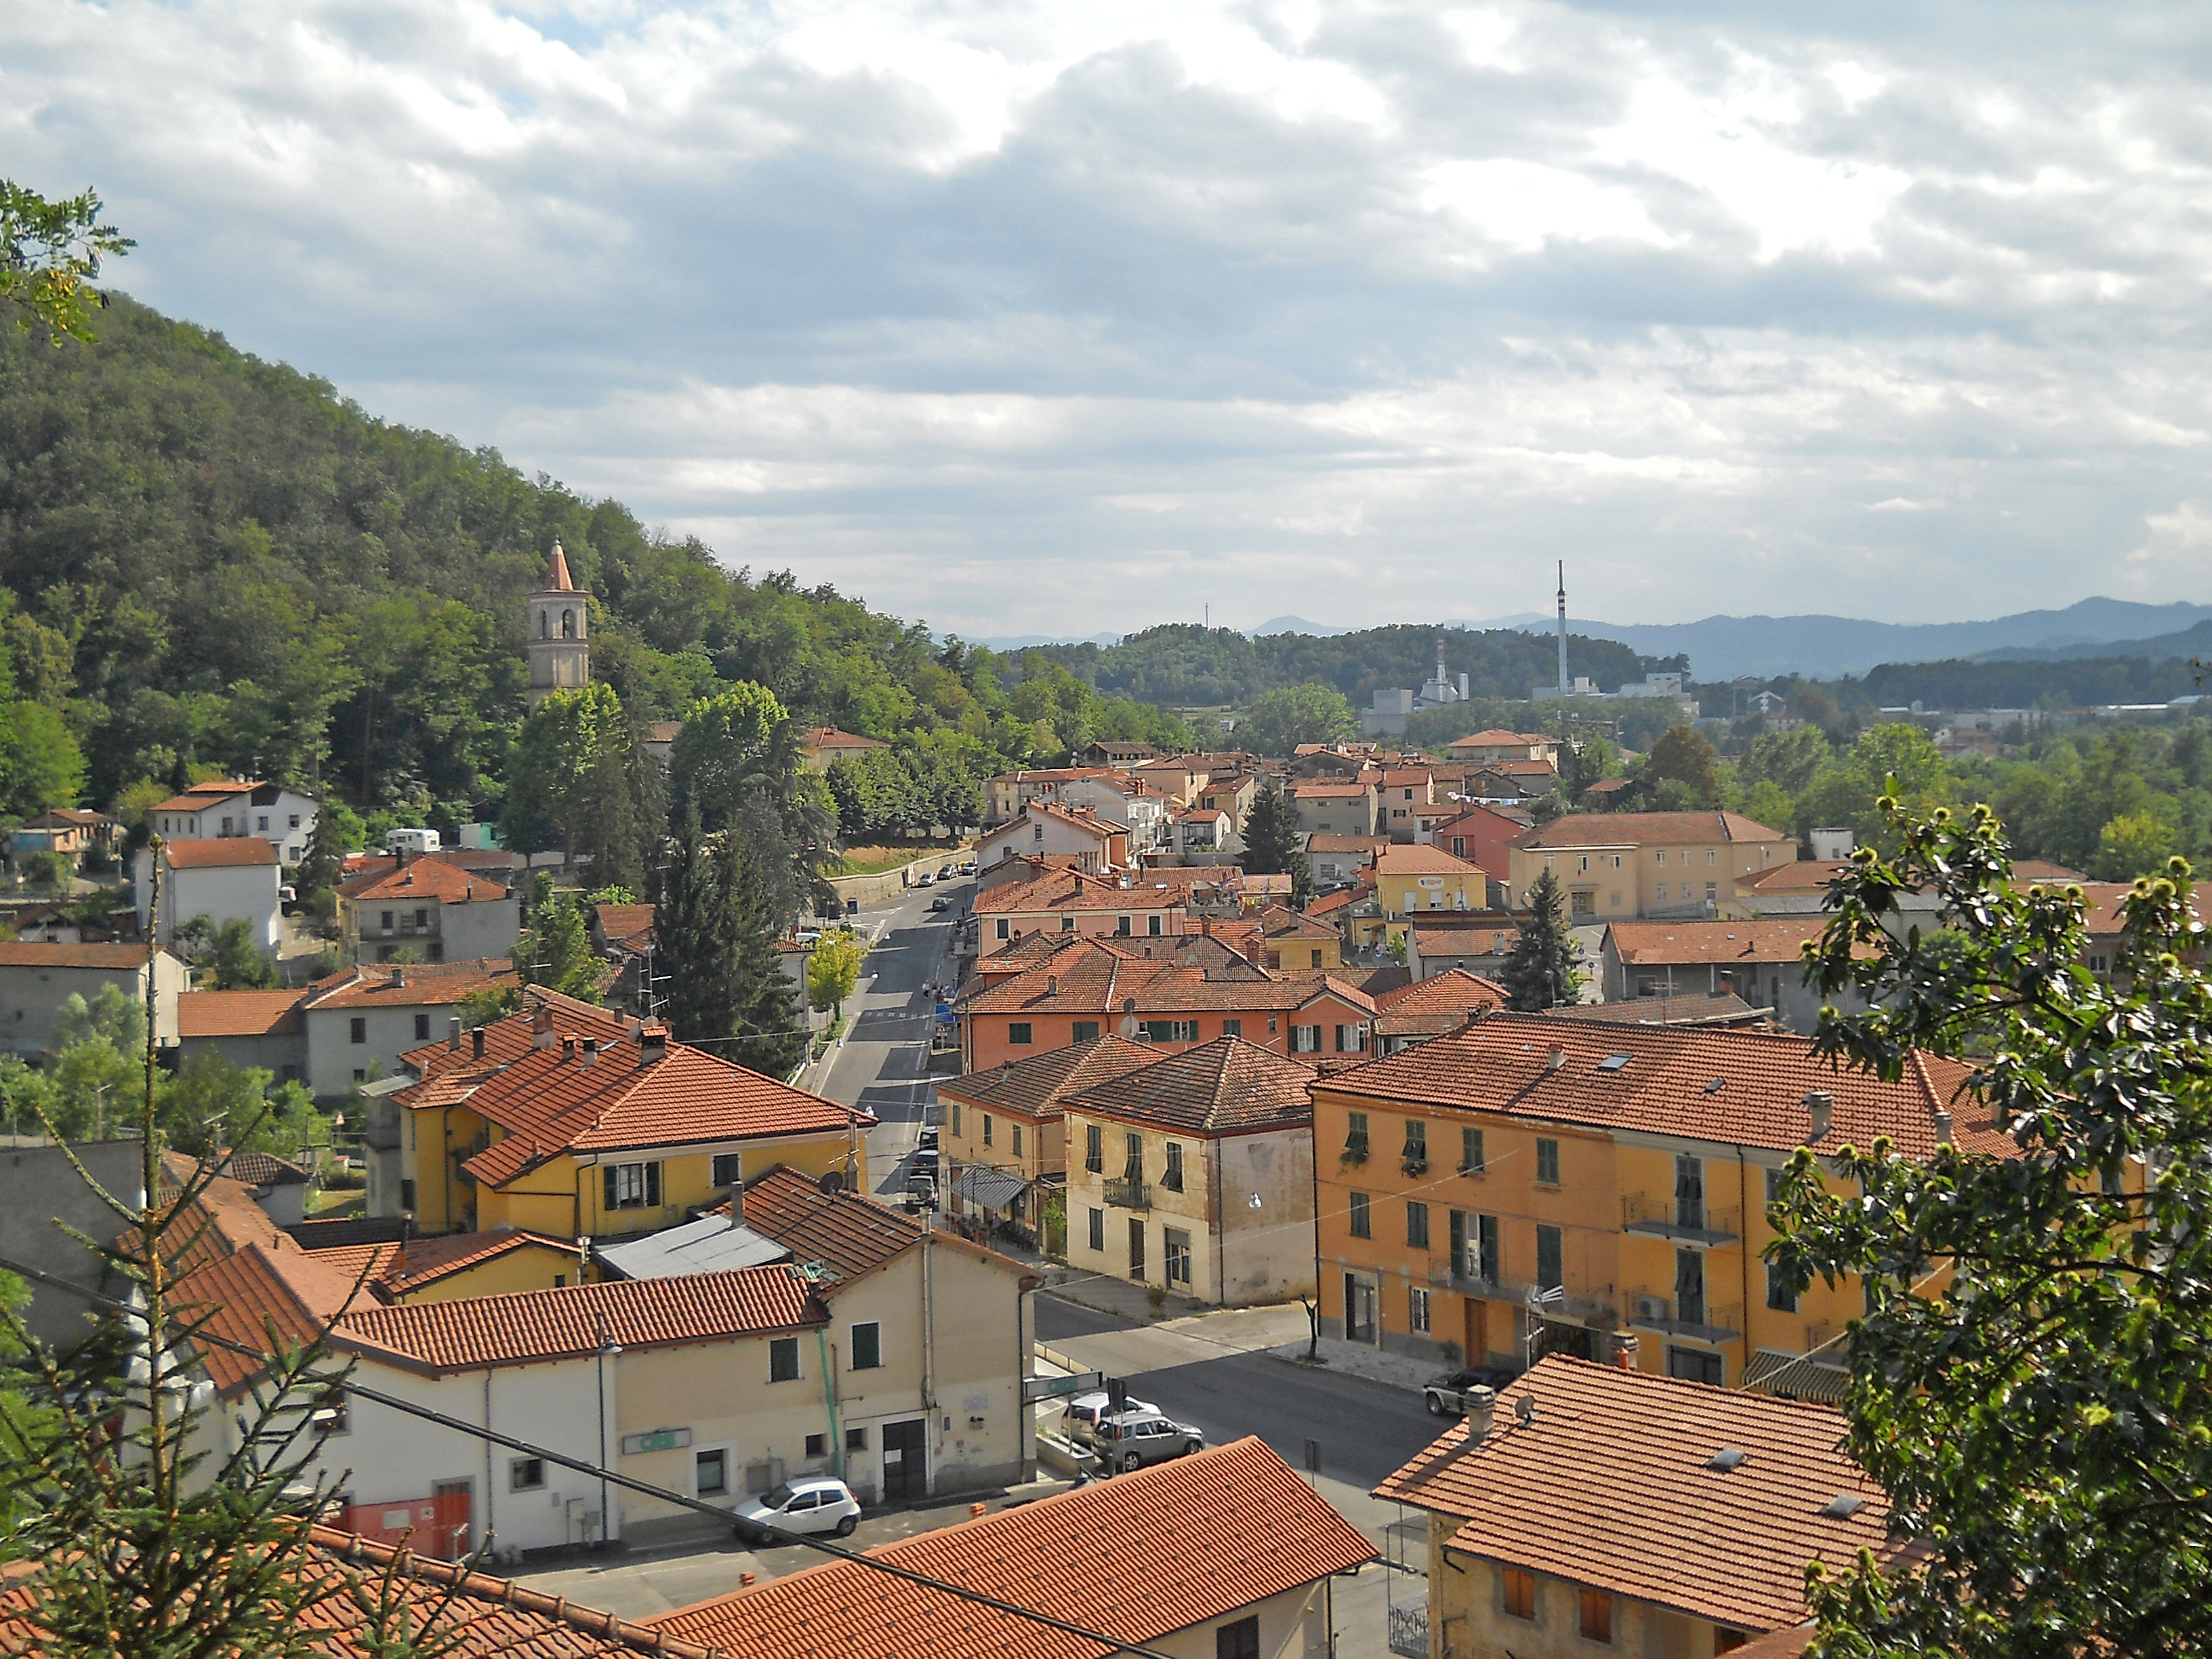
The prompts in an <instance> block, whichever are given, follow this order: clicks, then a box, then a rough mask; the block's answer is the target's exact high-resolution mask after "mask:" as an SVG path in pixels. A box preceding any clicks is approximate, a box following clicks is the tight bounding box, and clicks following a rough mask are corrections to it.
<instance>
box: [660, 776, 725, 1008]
mask: <svg viewBox="0 0 2212 1659" xmlns="http://www.w3.org/2000/svg"><path fill="white" fill-rule="evenodd" d="M653 941H654V945H655V947H656V948H655V954H656V955H658V956H659V958H660V961H661V963H662V967H663V971H664V972H665V975H666V976H667V983H668V1000H667V1005H666V1008H665V1013H666V1015H667V1018H668V1024H669V1029H670V1030H672V1031H673V1032H674V1033H675V1034H676V1039H677V1041H678V1042H702V1041H711V1040H713V1039H716V1038H720V1037H726V1036H729V1035H730V1034H731V1032H732V1031H734V1030H736V1029H737V1024H738V991H737V975H736V972H735V968H736V963H735V960H734V957H733V954H732V951H731V949H730V940H729V934H728V930H727V929H726V927H724V926H723V916H722V907H721V905H720V902H718V883H717V881H716V878H715V869H714V860H713V858H712V856H711V852H710V849H709V848H708V844H707V840H706V836H705V835H704V833H703V832H702V830H701V829H700V826H699V808H698V805H697V804H696V802H695V803H693V804H691V805H688V806H686V807H685V809H684V817H683V821H682V823H680V824H678V828H677V831H676V834H675V836H674V837H673V838H672V839H671V842H670V845H669V849H668V860H667V867H666V869H665V871H663V872H662V873H661V878H660V892H659V898H658V901H657V908H655V910H654V912H653Z"/></svg>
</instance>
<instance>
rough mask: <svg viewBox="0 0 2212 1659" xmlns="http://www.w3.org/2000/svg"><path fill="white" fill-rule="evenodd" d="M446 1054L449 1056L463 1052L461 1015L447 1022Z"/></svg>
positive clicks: (456, 1015)
mask: <svg viewBox="0 0 2212 1659" xmlns="http://www.w3.org/2000/svg"><path fill="white" fill-rule="evenodd" d="M446 1052H447V1054H459V1053H460V1052H461V1017H460V1016H459V1014H455V1015H454V1016H453V1018H451V1019H449V1020H447V1022H446Z"/></svg>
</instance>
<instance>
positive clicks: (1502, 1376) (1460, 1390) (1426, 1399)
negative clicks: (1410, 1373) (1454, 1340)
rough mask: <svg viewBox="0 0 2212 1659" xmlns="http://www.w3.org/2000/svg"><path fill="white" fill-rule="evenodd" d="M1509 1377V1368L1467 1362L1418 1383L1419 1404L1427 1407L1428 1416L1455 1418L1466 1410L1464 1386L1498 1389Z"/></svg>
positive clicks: (1511, 1378)
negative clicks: (1507, 1369) (1467, 1364)
mask: <svg viewBox="0 0 2212 1659" xmlns="http://www.w3.org/2000/svg"><path fill="white" fill-rule="evenodd" d="M1512 1380H1513V1373H1512V1372H1510V1371H1502V1370H1498V1369H1496V1368H1495V1367H1493V1366H1490V1365H1469V1366H1468V1367H1467V1368H1466V1369H1465V1370H1456V1371H1452V1372H1449V1373H1448V1374H1447V1375H1445V1376H1432V1377H1431V1378H1430V1379H1429V1380H1428V1381H1427V1382H1425V1383H1422V1384H1421V1403H1422V1404H1423V1405H1425V1406H1426V1407H1428V1408H1429V1415H1430V1416H1431V1417H1459V1416H1462V1415H1463V1414H1464V1413H1466V1411H1467V1394H1468V1389H1503V1388H1504V1386H1505V1385H1506V1384H1507V1383H1510V1382H1511V1381H1512Z"/></svg>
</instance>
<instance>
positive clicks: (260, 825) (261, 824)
mask: <svg viewBox="0 0 2212 1659" xmlns="http://www.w3.org/2000/svg"><path fill="white" fill-rule="evenodd" d="M253 827H254V829H256V830H258V831H263V832H265V831H266V830H267V829H268V828H269V814H268V813H266V812H263V813H261V814H259V815H258V817H255V818H254V820H253Z"/></svg>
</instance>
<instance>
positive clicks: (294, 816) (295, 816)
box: [292, 812, 300, 829]
mask: <svg viewBox="0 0 2212 1659" xmlns="http://www.w3.org/2000/svg"><path fill="white" fill-rule="evenodd" d="M299 827H300V815H299V814H298V813H297V812H295V813H293V814H292V828H293V829H298V828H299Z"/></svg>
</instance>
